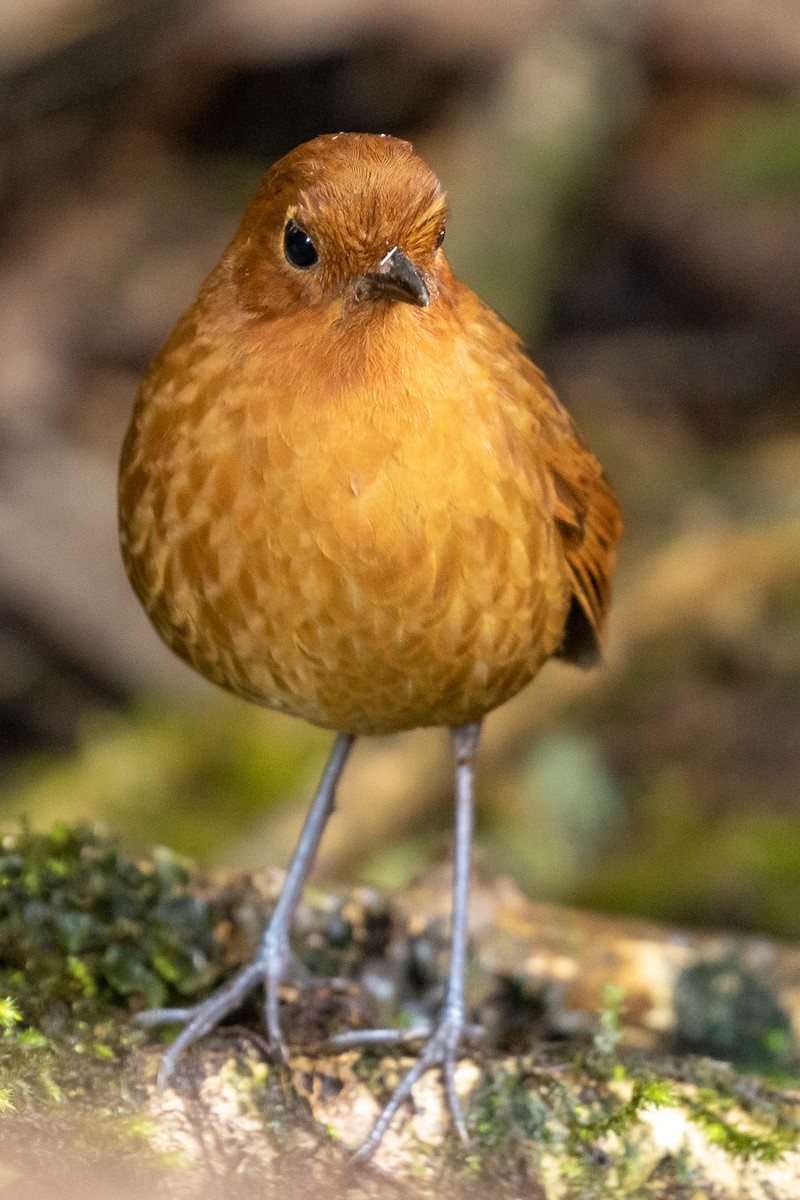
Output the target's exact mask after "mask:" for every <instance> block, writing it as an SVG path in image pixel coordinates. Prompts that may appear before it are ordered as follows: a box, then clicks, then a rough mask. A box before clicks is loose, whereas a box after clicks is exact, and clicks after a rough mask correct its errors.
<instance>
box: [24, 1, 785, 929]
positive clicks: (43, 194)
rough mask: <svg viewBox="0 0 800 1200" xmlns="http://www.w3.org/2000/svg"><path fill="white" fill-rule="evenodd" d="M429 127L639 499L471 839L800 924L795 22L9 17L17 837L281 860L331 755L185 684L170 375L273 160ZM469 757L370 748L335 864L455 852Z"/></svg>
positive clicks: (373, 873)
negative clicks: (168, 512)
mask: <svg viewBox="0 0 800 1200" xmlns="http://www.w3.org/2000/svg"><path fill="white" fill-rule="evenodd" d="M339 129H349V130H371V131H378V132H391V133H395V134H400V135H402V136H405V137H410V138H412V139H413V141H414V143H415V146H416V147H417V149H418V150H419V151H420V152H421V153H422V154H423V156H424V157H426V158H427V160H428V161H429V162H430V164H431V165H432V166H433V168H434V169H435V170H436V171H437V172H438V174H439V175H440V177H441V178H442V180H443V182H444V185H445V187H446V189H447V191H448V194H449V198H450V204H451V209H452V218H451V220H450V224H449V228H448V235H447V249H448V255H449V257H450V260H451V262H452V264H453V266H454V268H455V270H456V272H457V273H458V274H459V275H460V276H461V277H462V278H464V279H465V280H466V281H467V282H468V283H469V284H470V285H471V286H473V287H474V288H475V289H476V290H477V291H478V292H479V293H480V294H481V295H482V296H483V297H484V298H485V299H487V300H488V301H489V302H490V303H492V304H493V305H494V306H495V307H496V308H497V309H498V310H499V311H500V313H501V314H502V315H503V316H505V317H506V318H507V319H508V320H509V321H511V323H512V324H514V325H515V327H516V328H517V329H518V330H519V331H520V333H522V334H523V336H524V337H525V339H526V340H527V342H528V344H529V345H530V346H531V348H532V350H533V353H534V356H535V357H536V358H537V361H539V362H540V363H541V365H543V366H544V367H545V368H546V369H547V371H548V373H549V374H550V376H551V378H552V380H553V382H554V384H555V386H556V388H557V390H558V392H559V394H560V395H561V397H562V399H563V400H564V401H565V402H566V404H567V405H568V407H569V408H570V409H571V411H572V412H573V413H574V415H575V417H576V419H577V421H578V423H579V425H580V427H581V428H582V430H583V431H584V433H585V434H586V436H587V438H588V440H589V441H590V443H591V445H592V446H593V448H594V449H595V450H596V451H597V453H598V455H599V456H600V457H601V459H602V460H603V462H604V463H605V465H606V467H607V469H608V471H609V473H610V475H611V476H612V478H613V479H614V481H615V484H616V486H617V490H618V492H619V495H620V498H621V501H622V505H623V509H624V512H625V517H626V524H627V534H626V539H625V543H624V549H623V553H622V557H621V562H620V569H619V575H618V583H617V588H616V603H615V608H614V613H613V618H612V629H611V640H610V646H609V651H608V655H607V662H606V666H605V667H604V669H603V670H602V671H598V672H594V673H592V674H590V675H586V676H585V675H582V674H580V673H578V672H576V671H575V670H573V669H570V668H567V667H563V666H557V665H549V666H548V667H547V668H546V669H545V671H544V672H543V674H542V676H541V677H540V679H539V680H537V681H535V682H534V684H533V685H532V686H531V687H530V688H529V689H527V691H526V692H525V693H524V694H523V695H522V696H521V697H519V698H518V699H517V700H516V701H514V702H513V703H512V704H511V705H508V706H506V708H504V709H503V710H501V711H500V712H498V713H497V714H495V715H493V716H492V717H491V718H490V720H489V721H488V722H487V729H486V737H485V744H484V755H483V760H482V770H481V776H480V829H479V856H480V858H481V859H482V861H483V862H484V863H485V864H486V866H487V868H489V869H492V870H496V871H501V872H508V873H511V874H513V875H514V876H515V877H516V878H517V879H518V880H519V881H520V882H521V883H522V885H523V886H524V887H525V888H526V890H527V891H528V892H529V893H531V894H533V895H536V896H541V897H551V898H557V899H561V900H564V901H568V902H573V903H579V904H582V905H587V906H592V907H598V908H606V909H609V910H618V911H628V912H637V913H645V914H650V915H654V916H658V917H663V918H667V919H670V920H676V921H681V922H687V923H692V924H705V925H724V926H730V927H737V928H752V929H762V930H765V931H770V932H773V933H777V934H782V935H794V936H797V935H798V934H800V798H799V797H798V780H800V731H799V730H798V724H799V720H798V718H799V717H800V590H799V589H798V583H799V582H800V407H799V406H798V399H799V398H800V353H798V345H800V338H799V337H798V334H799V333H800V6H798V4H797V0H758V2H756V0H752V2H751V0H691V2H690V0H651V2H649V3H642V2H635V3H634V2H633V0H631V2H627V3H626V2H623V0H618V2H613V0H582V2H579V0H551V2H548V0H524V2H523V0H496V2H495V3H493V4H491V5H490V4H475V5H471V4H469V3H463V2H459V3H455V2H453V0H439V3H437V4H435V5H431V4H428V3H425V2H424V0H398V2H397V3H395V4H393V5H386V4H385V3H383V2H382V0H336V2H334V0H307V2H295V3H293V4H290V3H288V2H287V0H278V2H275V3H267V2H266V0H229V2H227V3H225V2H223V0H209V2H208V3H194V4H193V3H187V2H185V0H184V2H181V0H142V2H139V3H137V2H131V3H127V4H122V3H117V2H115V0H106V2H102V0H37V2H36V3H35V4H34V3H30V2H29V0H25V2H24V3H23V2H22V0H18V2H17V3H12V4H9V5H6V6H5V7H4V9H3V10H2V12H0V350H1V353H0V739H1V740H2V758H0V821H2V823H3V825H4V826H5V827H6V828H12V827H13V825H14V823H15V822H16V820H17V819H18V818H19V817H20V816H22V815H23V814H24V815H26V816H27V817H28V818H29V819H30V820H31V821H32V822H33V823H34V824H36V825H47V824H49V823H51V822H52V821H54V820H56V819H67V820H74V819H77V818H79V817H85V818H89V819H91V820H101V821H103V822H105V823H106V825H107V826H108V827H110V828H111V829H112V830H114V831H116V832H118V833H119V834H120V836H121V837H122V838H123V840H124V841H125V842H126V843H127V844H128V845H130V846H132V847H134V848H136V847H141V848H143V847H146V846H150V845H152V844H153V843H158V842H166V843H168V844H170V845H172V846H174V847H176V848H178V849H180V850H183V851H186V852H187V853H190V854H192V855H194V856H196V857H197V858H199V859H200V860H202V861H207V862H208V861H210V862H215V863H228V864H230V863H240V864H241V863H244V864H247V865H251V866H258V865H266V864H268V863H270V862H277V861H283V860H285V856H286V853H287V850H288V847H289V846H290V844H291V841H292V838H293V835H294V831H295V830H296V826H297V821H298V819H299V817H300V815H301V814H302V812H303V811H304V808H305V805H306V803H307V800H308V797H309V795H310V792H311V790H312V788H313V784H314V780H315V776H316V775H317V773H318V771H319V769H320V768H321V764H322V762H323V759H324V755H325V751H326V748H327V745H328V743H329V735H327V734H324V733H321V732H320V731H316V730H312V729H310V728H309V727H306V726H304V725H302V724H301V723H300V722H293V721H288V720H286V719H283V718H278V717H277V716H275V715H274V714H268V713H262V712H260V711H258V710H255V709H253V708H250V707H248V706H246V705H245V704H243V703H240V702H237V701H234V700H231V699H229V698H226V697H225V696H223V695H221V694H219V693H217V692H216V691H215V690H214V689H213V688H212V687H211V686H210V685H206V684H205V683H204V682H203V681H201V680H199V679H196V678H195V677H194V676H193V675H192V674H191V672H189V670H188V669H187V668H184V667H183V666H182V665H181V664H179V663H178V662H177V661H176V660H173V659H172V658H171V656H170V654H169V652H168V651H167V650H166V649H165V648H163V647H162V645H161V643H160V642H159V641H158V639H157V637H156V635H155V634H154V633H153V632H152V631H151V630H150V628H149V626H148V624H147V622H146V620H145V618H144V616H143V615H142V614H141V613H140V611H139V609H138V606H137V603H136V601H135V600H134V598H133V595H132V594H131V593H130V592H129V589H128V586H127V582H126V581H125V579H124V575H123V572H122V568H121V565H120V562H119V556H118V551H117V548H116V533H115V471H116V457H117V454H118V449H119V445H120V443H121V440H122V437H123V433H124V429H125V425H126V422H127V418H128V413H129V410H130V405H131V402H132V399H133V396H134V393H135V389H136V383H137V379H138V377H139V376H140V375H141V373H142V372H143V371H144V369H145V367H146V365H147V362H148V359H149V357H150V356H151V355H152V353H153V352H154V351H155V350H156V349H157V347H158V346H159V345H160V343H161V342H162V341H163V339H164V338H165V336H166V334H167V333H168V332H169V329H170V328H171V326H172V324H173V322H174V320H175V318H176V317H177V315H178V313H179V312H180V311H181V309H182V308H183V307H184V306H185V305H186V304H187V303H188V302H189V301H190V300H191V299H192V298H193V296H194V294H195V292H196V289H197V287H198V284H199V283H200V281H201V280H202V278H203V276H204V274H205V273H206V272H207V271H208V270H209V269H210V267H211V266H212V265H213V263H214V261H215V260H216V258H217V257H218V255H219V253H220V251H221V250H222V248H223V247H224V245H225V243H226V241H227V239H228V237H229V236H230V234H231V233H232V231H233V228H234V227H235V224H236V222H237V219H238V217H239V215H240V213H241V211H242V208H243V207H244V204H245V203H246V201H247V199H248V197H249V195H250V194H251V193H252V191H253V189H254V187H255V184H256V182H257V180H258V178H259V176H260V174H261V173H262V171H263V170H264V169H265V167H266V166H267V165H268V164H269V163H270V162H271V161H272V160H274V159H275V158H276V157H277V156H279V155H280V154H282V153H284V152H285V151H286V150H288V149H290V148H291V147H292V146H294V145H295V144H297V143H298V142H300V141H303V140H305V139H307V138H310V137H312V136H314V135H315V134H318V133H321V132H330V131H333V130H339ZM447 751H448V747H447V743H446V739H445V738H444V736H443V735H442V734H440V733H427V734H414V735H407V736H404V737H402V738H398V739H389V740H386V741H383V742H380V741H374V742H372V743H370V744H367V745H364V746H362V747H361V748H360V749H359V750H358V751H357V754H356V757H355V760H354V763H353V769H352V772H351V773H350V774H349V775H348V779H347V781H346V785H345V788H344V792H343V797H342V805H341V809H340V812H339V813H338V814H337V817H336V820H335V822H334V826H333V827H332V830H331V835H330V838H329V839H328V840H327V841H326V844H325V847H324V850H323V862H322V864H321V870H322V874H323V875H324V874H327V875H328V876H331V875H333V876H338V877H341V878H347V879H364V880H370V881H375V882H379V883H388V884H396V883H401V882H403V881H404V880H406V879H408V878H409V877H410V875H411V874H413V872H414V871H416V870H418V869H419V868H420V867H421V866H422V865H423V864H424V863H425V862H426V861H429V860H430V859H432V858H435V857H436V856H437V854H439V853H441V852H443V851H444V850H445V849H446V847H447V830H448V829H449V822H450V804H449V799H448V792H449V765H448V759H447Z"/></svg>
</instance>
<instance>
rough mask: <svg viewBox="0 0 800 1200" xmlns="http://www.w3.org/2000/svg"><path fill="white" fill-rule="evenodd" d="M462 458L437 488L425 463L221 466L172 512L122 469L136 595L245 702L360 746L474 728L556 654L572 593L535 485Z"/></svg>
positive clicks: (190, 654) (157, 486)
mask: <svg viewBox="0 0 800 1200" xmlns="http://www.w3.org/2000/svg"><path fill="white" fill-rule="evenodd" d="M468 449H469V447H468V446H466V447H465V446H462V447H461V448H460V450H459V457H458V460H457V465H456V466H454V467H453V469H452V470H451V471H449V472H445V473H444V474H442V475H441V476H440V477H435V476H433V475H432V474H431V472H430V471H427V470H426V468H425V456H424V453H421V452H419V451H418V452H417V453H415V454H414V455H411V456H410V457H409V463H408V464H406V465H404V464H403V463H402V462H398V461H397V460H396V459H395V458H392V460H391V463H389V465H387V464H386V463H383V465H381V467H380V469H377V470H376V471H374V472H373V473H372V474H371V475H365V474H364V473H363V471H362V473H361V474H359V471H358V470H356V469H355V465H361V466H363V463H364V460H365V451H364V446H363V444H362V445H361V446H358V447H356V450H355V452H354V453H353V456H352V461H349V460H348V459H347V454H348V453H349V450H345V449H342V448H340V449H339V451H338V460H337V461H335V462H334V461H332V454H333V452H332V451H331V452H329V453H328V454H327V455H326V454H320V453H316V454H315V455H314V456H313V460H310V461H309V463H307V464H306V463H304V462H303V461H302V460H298V458H297V457H296V456H294V457H292V458H288V457H287V461H286V463H285V465H284V466H282V465H281V462H280V460H279V459H276V456H275V454H273V462H272V465H271V466H269V467H268V468H267V469H262V466H260V465H259V466H258V468H257V469H256V470H255V471H254V469H253V462H254V461H255V462H257V463H259V464H261V463H262V462H263V460H264V458H265V457H266V456H265V455H263V454H261V453H259V455H258V456H253V455H250V456H249V457H248V459H247V461H246V462H245V461H244V460H234V458H233V457H231V458H230V460H229V462H228V464H227V468H226V467H225V465H224V462H223V459H222V457H221V456H220V455H219V454H218V453H217V454H216V455H215V457H214V460H213V463H212V462H211V461H209V462H208V463H207V464H201V465H199V466H198V468H197V471H196V475H197V479H196V480H195V481H194V482H193V481H192V480H187V481H186V484H185V488H184V491H181V486H182V485H181V486H179V485H178V483H176V481H175V478H174V477H173V478H172V481H171V485H170V489H168V490H169V491H170V493H171V501H170V503H169V504H164V503H163V502H161V503H156V499H157V498H158V497H159V496H160V495H161V494H162V493H163V491H164V487H163V483H164V480H163V478H159V477H158V475H157V474H150V472H149V471H148V473H147V474H146V475H142V474H139V475H137V474H136V472H132V471H131V472H128V478H129V479H133V478H136V479H137V483H136V485H135V486H134V485H133V484H132V483H129V484H128V485H127V488H126V487H123V489H122V493H121V515H122V526H123V529H125V530H126V536H125V539H124V542H125V544H124V554H125V558H126V564H127V567H128V571H129V574H130V577H131V581H132V582H133V585H134V587H135V589H136V591H137V592H138V594H139V596H140V599H141V600H142V602H143V604H144V606H145V608H146V610H147V611H148V613H149V615H150V617H151V620H152V621H153V623H154V624H155V626H156V628H157V629H158V631H159V633H160V634H161V636H162V637H163V639H164V640H165V641H166V642H167V644H168V645H169V646H170V647H171V648H172V649H173V650H174V651H175V652H176V653H177V654H179V655H180V656H181V657H182V658H184V659H185V660H186V661H187V662H188V663H190V665H192V666H193V667H194V668H195V669H196V670H198V671H199V672H200V673H201V674H203V675H205V676H206V677H207V678H209V679H211V680H213V681H214V682H216V683H218V684H220V685H221V686H223V687H225V688H227V689H229V690H231V691H233V692H236V693H238V694H240V695H243V696H245V697H247V698H249V699H252V700H255V701H257V702H259V703H262V704H265V705H267V706H269V707H273V708H276V709H280V710H282V711H285V712H289V713H293V714H295V715H297V716H302V717H304V718H306V719H307V720H310V721H312V722H314V723H316V724H319V725H323V726H328V727H331V728H335V729H339V730H346V731H349V732H353V733H387V732H391V731H394V730H399V729H405V728H412V727H415V726H419V725H440V724H449V725H453V724H460V723H465V722H468V721H472V720H476V719H478V718H479V717H481V716H482V715H484V714H485V713H486V712H488V711H489V710H491V709H492V708H494V707H496V706H497V705H498V704H501V703H502V702H503V701H505V700H507V699H509V698H510V697H511V696H513V695H514V694H515V693H516V692H518V691H519V690H520V689H521V688H522V687H523V686H524V685H525V683H527V681H528V680H529V679H530V678H531V677H532V676H533V675H534V674H535V673H536V671H537V670H538V668H539V667H540V666H541V664H542V662H543V661H544V660H545V659H546V658H547V657H548V656H549V655H550V654H552V653H553V651H554V650H555V649H556V648H557V647H558V645H559V642H560V638H561V636H562V632H563V625H564V619H565V614H566V610H567V607H568V593H567V586H566V583H565V576H564V569H563V563H562V561H561V558H560V551H559V549H558V545H557V536H556V534H555V532H554V529H553V526H552V522H551V521H550V520H549V518H548V517H547V516H546V514H545V513H544V511H543V508H542V504H541V498H540V497H536V496H534V495H532V493H531V487H530V481H528V480H526V479H525V478H523V477H522V476H517V475H515V473H514V471H513V470H511V471H509V470H508V468H507V465H506V466H505V467H504V470H503V471H502V472H498V480H499V481H492V480H489V481H488V482H487V478H486V474H485V463H484V462H483V461H477V460H476V461H475V462H470V461H469V455H468V453H467V451H468ZM440 453H441V451H440V450H439V449H438V448H437V454H439V455H440ZM476 453H477V452H476ZM481 453H483V452H481ZM354 464H355V465H354ZM409 464H410V465H409ZM537 500H538V501H539V502H538V503H537Z"/></svg>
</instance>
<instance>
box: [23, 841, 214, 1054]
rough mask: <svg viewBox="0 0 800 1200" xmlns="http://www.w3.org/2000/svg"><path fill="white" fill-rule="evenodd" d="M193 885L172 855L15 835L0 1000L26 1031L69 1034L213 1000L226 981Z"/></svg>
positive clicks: (209, 914)
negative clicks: (140, 858) (118, 1012)
mask: <svg viewBox="0 0 800 1200" xmlns="http://www.w3.org/2000/svg"><path fill="white" fill-rule="evenodd" d="M189 878H190V877H189V873H188V870H187V867H186V866H185V865H184V864H183V863H181V862H180V861H179V860H178V859H177V858H176V857H174V856H173V855H172V854H170V853H168V852H167V851H163V850H161V851H157V852H156V853H155V854H154V855H153V857H152V859H151V860H149V861H148V862H146V863H137V862H134V861H132V860H131V859H129V858H126V857H125V856H124V855H122V854H121V853H120V851H119V849H118V848H117V845H116V843H115V842H113V841H111V840H109V839H108V838H105V837H104V836H102V835H101V834H99V833H98V832H97V831H95V830H92V829H90V828H88V827H86V826H79V827H77V828H68V827H66V826H64V825H56V826H54V827H53V829H51V830H50V832H49V833H34V832H32V831H31V830H28V829H23V830H22V831H21V832H20V833H18V834H16V835H7V836H6V837H5V838H4V839H3V842H2V846H1V847H0V994H1V993H8V994H9V995H10V996H12V997H13V999H14V1003H15V1004H16V1005H18V1007H19V1009H20V1011H21V1012H22V1014H23V1016H24V1018H25V1021H26V1023H27V1024H28V1025H30V1026H34V1027H39V1028H42V1029H43V1030H45V1031H46V1032H48V1031H50V1032H52V1031H55V1030H59V1031H61V1032H65V1031H72V1030H74V1029H75V1028H78V1027H81V1026H82V1025H84V1024H85V1023H86V1022H92V1021H93V1020H95V1019H97V1018H98V1017H100V1016H103V1017H105V1018H107V1017H108V1015H109V1009H112V1010H113V1009H114V1008H119V1007H122V1008H125V1009H126V1010H130V1009H131V1008H136V1007H139V1008H141V1007H144V1006H160V1005H163V1004H168V1003H175V1002H178V1003H185V1002H186V1000H187V999H188V998H192V997H195V996H197V995H199V994H201V993H204V992H206V991H207V990H208V989H209V988H210V986H211V985H212V984H213V982H214V981H215V980H216V978H217V977H218V975H219V972H220V963H219V961H218V958H217V952H216V950H215V945H214V940H213V924H214V921H213V913H212V912H211V910H210V908H209V905H208V904H207V903H206V902H205V901H203V900H202V899H199V898H198V897H197V896H196V895H195V894H194V893H193V892H192V891H191V890H190V888H189Z"/></svg>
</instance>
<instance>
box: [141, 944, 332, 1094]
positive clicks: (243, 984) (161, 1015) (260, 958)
mask: <svg viewBox="0 0 800 1200" xmlns="http://www.w3.org/2000/svg"><path fill="white" fill-rule="evenodd" d="M294 961H295V960H294V959H293V957H292V955H291V953H290V951H289V949H288V947H287V946H286V945H285V944H283V945H280V944H276V945H273V944H272V943H271V942H270V941H269V939H265V940H264V942H263V943H262V945H261V948H260V949H259V952H258V955H257V956H256V958H254V959H253V961H252V962H251V963H248V965H247V966H246V967H242V969H241V970H240V971H237V973H236V974H235V975H234V976H233V978H232V979H229V980H228V982H227V983H225V984H223V985H222V987H220V988H217V990H216V991H215V992H214V993H213V994H212V995H211V996H209V997H208V999H207V1000H203V1001H201V1002H200V1003H199V1004H194V1005H192V1006H191V1007H189V1008H151V1009H147V1010H146V1011H145V1012H141V1013H138V1014H137V1016H136V1017H135V1018H134V1020H135V1022H136V1024H137V1025H141V1026H144V1027H145V1028H148V1029H152V1028H154V1027H156V1026H158V1025H172V1024H181V1025H183V1029H182V1030H181V1032H180V1033H179V1034H178V1036H177V1038H176V1039H175V1041H174V1042H173V1043H172V1045H171V1046H170V1047H169V1048H168V1049H167V1050H166V1051H165V1052H164V1056H163V1058H162V1060H161V1065H160V1067H159V1071H158V1080H157V1084H158V1087H159V1088H164V1087H166V1085H167V1084H168V1083H169V1081H170V1079H171V1078H172V1076H173V1074H174V1072H175V1067H176V1066H177V1063H178V1059H179V1058H180V1057H181V1055H182V1054H183V1052H184V1051H185V1050H187V1049H188V1048H189V1046H192V1045H193V1044H194V1043H195V1042H196V1041H198V1040H199V1039H200V1038H201V1037H203V1036H204V1035H205V1034H207V1033H209V1032H210V1031H211V1030H212V1029H214V1028H215V1027H216V1026H217V1025H219V1024H220V1022H221V1021H223V1020H224V1019H225V1018H226V1017H227V1016H229V1015H230V1013H232V1012H234V1011H235V1010H236V1009H237V1008H239V1006H240V1005H241V1004H242V1002H243V1001H244V1000H245V998H246V997H247V996H248V995H249V994H250V992H253V991H255V989H256V988H257V987H259V986H263V988H264V1024H265V1026H266V1031H267V1044H268V1046H269V1049H270V1052H271V1053H272V1054H273V1055H274V1056H275V1057H276V1058H278V1059H280V1061H282V1062H284V1063H285V1062H287V1061H288V1052H287V1048H286V1043H285V1041H284V1039H283V1035H282V1033H281V1026H280V986H281V984H282V983H283V982H284V980H285V979H286V978H287V975H290V974H292V973H293V971H292V969H291V968H292V963H294ZM297 968H298V970H297V974H298V976H299V977H300V979H301V980H302V981H303V982H305V981H306V980H307V978H308V972H307V971H306V970H305V968H304V967H302V966H301V965H300V964H297Z"/></svg>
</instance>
